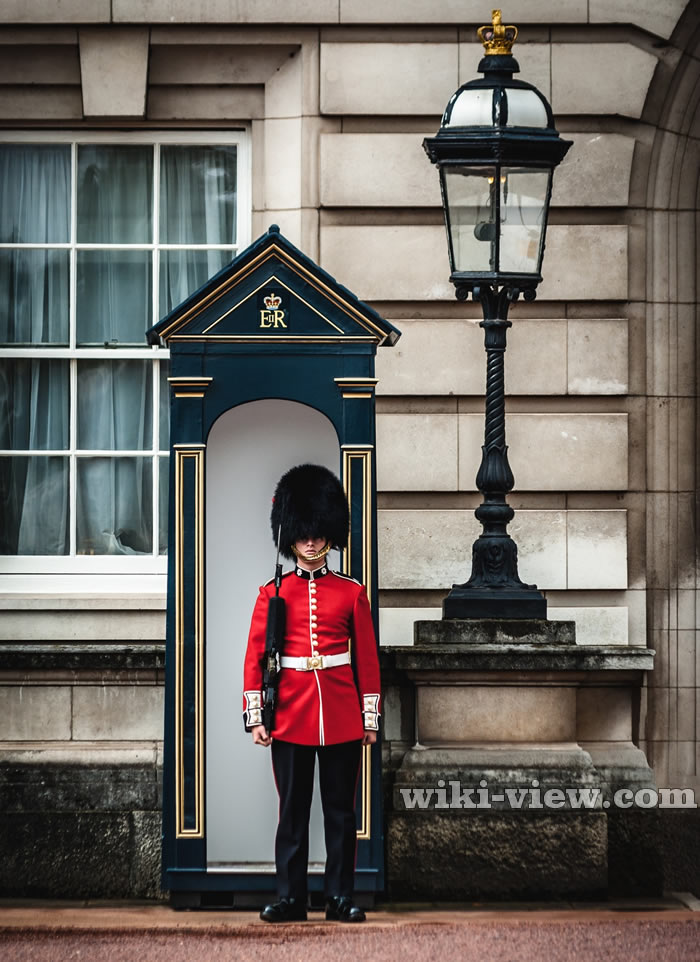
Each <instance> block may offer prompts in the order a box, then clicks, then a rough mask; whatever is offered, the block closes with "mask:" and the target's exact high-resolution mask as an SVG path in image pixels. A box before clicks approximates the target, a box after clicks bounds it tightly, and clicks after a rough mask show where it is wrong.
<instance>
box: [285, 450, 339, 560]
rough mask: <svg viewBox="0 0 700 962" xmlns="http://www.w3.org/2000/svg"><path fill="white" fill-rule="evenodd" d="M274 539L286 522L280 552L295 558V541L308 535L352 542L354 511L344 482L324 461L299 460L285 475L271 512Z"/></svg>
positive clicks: (337, 543)
mask: <svg viewBox="0 0 700 962" xmlns="http://www.w3.org/2000/svg"><path fill="white" fill-rule="evenodd" d="M270 524H271V526H272V539H273V541H274V542H275V544H277V534H278V531H279V526H280V524H281V525H282V537H281V539H280V552H281V554H283V555H284V557H285V558H288V559H289V560H290V561H291V560H293V558H294V555H293V553H292V545H293V544H295V543H296V542H297V541H301V540H303V539H304V538H326V539H327V540H328V541H329V542H330V543H331V545H332V546H333V547H334V548H340V549H341V550H342V549H343V548H345V546H346V545H347V543H348V528H349V525H350V512H349V510H348V502H347V498H346V497H345V492H344V491H343V486H342V484H341V483H340V481H339V480H338V478H336V476H335V475H334V474H333V472H332V471H329V470H328V468H324V467H323V466H322V465H320V464H299V465H297V467H295V468H292V469H291V470H290V471H287V473H286V474H284V475H282V477H281V478H280V480H279V483H278V484H277V488H276V490H275V497H274V499H273V502H272V513H271V515H270Z"/></svg>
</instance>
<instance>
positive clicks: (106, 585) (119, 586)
mask: <svg viewBox="0 0 700 962" xmlns="http://www.w3.org/2000/svg"><path fill="white" fill-rule="evenodd" d="M250 139H251V138H250V130H249V129H247V128H245V127H241V128H236V129H228V130H227V129H206V130H202V129H197V130H189V129H187V130H130V131H120V130H114V131H112V130H104V129H101V130H88V129H85V130H74V129H73V130H41V131H38V130H0V144H7V143H17V144H19V143H25V144H65V143H69V144H71V145H72V146H71V237H70V241H69V242H68V243H57V244H51V243H49V244H37V243H27V244H0V249H7V248H12V249H29V250H31V249H52V250H61V249H62V250H68V251H69V252H70V253H69V257H70V343H69V346H68V347H51V346H50V345H47V346H45V347H44V346H37V347H18V348H13V347H0V357H6V358H32V359H41V358H47V359H51V360H61V359H65V360H68V361H69V363H70V396H71V407H70V440H69V447H68V448H67V449H62V450H57V451H53V450H44V449H41V450H36V451H35V450H31V451H19V450H13V451H5V450H3V451H0V457H2V456H9V455H12V456H22V455H26V456H30V457H34V456H39V457H48V456H51V455H56V456H60V457H68V458H69V459H70V467H71V470H70V472H69V510H70V512H71V525H70V549H69V551H70V553H69V554H68V555H2V556H0V593H3V592H13V593H14V592H25V591H33V592H47V591H48V592H51V593H58V594H61V593H71V594H73V593H75V592H81V591H89V592H90V593H92V592H104V591H114V590H120V591H121V590H123V591H125V592H133V591H137V592H157V593H160V592H162V591H164V590H165V574H166V571H167V556H166V555H159V554H158V553H157V550H158V530H159V528H158V525H159V505H158V474H157V471H158V465H159V462H160V461H161V460H162V459H164V458H167V456H168V455H169V450H168V449H167V448H165V449H161V447H160V439H159V411H160V378H159V377H156V376H155V375H156V373H157V372H156V371H155V370H154V372H153V374H154V377H153V399H152V404H153V438H152V444H151V448H150V449H145V450H142V451H126V450H102V449H100V450H94V451H93V450H87V449H82V448H81V449H80V453H78V449H77V411H76V404H75V403H73V402H74V400H75V397H76V387H77V383H76V382H77V362H78V360H112V361H117V360H133V359H137V360H140V361H147V360H149V359H150V360H151V362H152V365H153V368H154V369H155V368H157V366H158V362H159V361H160V360H167V359H168V358H169V357H170V351H169V350H167V349H166V348H162V347H159V346H152V347H149V346H145V347H143V348H94V347H90V348H78V347H77V345H76V316H75V312H76V290H75V287H76V266H77V251H78V250H103V249H105V248H108V249H112V250H120V249H121V250H147V251H151V254H152V259H153V260H152V279H153V312H152V313H153V323H156V321H157V320H158V319H159V314H158V298H159V293H160V257H159V253H160V251H162V250H230V251H231V256H232V258H233V257H235V256H236V255H237V254H238V253H240V252H241V251H242V250H244V249H245V248H246V247H247V246H248V245H249V244H250V238H251V220H252V191H251V163H250ZM80 144H146V145H150V146H153V147H154V191H153V211H152V216H153V238H152V242H151V243H150V244H94V243H90V244H87V243H78V242H77V223H76V221H77V203H76V201H77V151H78V146H79V145H80ZM164 144H176V145H181V146H184V147H190V146H193V145H197V144H201V145H206V146H230V145H234V144H235V145H236V147H237V165H236V190H237V224H236V240H237V243H236V244H235V245H231V244H160V243H159V236H158V232H159V228H160V224H159V200H160V198H159V194H160V191H159V185H160V148H161V146H162V145H164ZM144 341H145V338H144ZM87 457H93V458H94V457H99V458H115V457H147V458H151V459H152V461H153V470H154V475H153V502H154V503H153V533H154V537H153V551H152V553H151V554H150V555H129V556H114V555H79V554H76V534H75V532H76V528H75V509H76V475H77V472H76V461H77V460H78V459H79V458H87ZM117 575H118V576H120V577H118V578H115V577H114V576H117Z"/></svg>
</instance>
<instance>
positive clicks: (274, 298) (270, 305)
mask: <svg viewBox="0 0 700 962" xmlns="http://www.w3.org/2000/svg"><path fill="white" fill-rule="evenodd" d="M263 303H264V304H265V307H266V308H267V309H268V311H276V310H277V308H278V307H279V306H280V304H281V303H282V298H281V297H279V296H278V295H277V294H268V295H267V297H264V298H263Z"/></svg>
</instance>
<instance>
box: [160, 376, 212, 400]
mask: <svg viewBox="0 0 700 962" xmlns="http://www.w3.org/2000/svg"><path fill="white" fill-rule="evenodd" d="M213 380H214V378H213V377H195V376H191V377H190V376H188V377H169V378H168V383H169V384H170V389H171V391H172V392H173V397H204V395H205V393H206V390H207V388H208V387H209V385H210V384H211V382H212V381H213Z"/></svg>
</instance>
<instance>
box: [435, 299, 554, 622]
mask: <svg viewBox="0 0 700 962" xmlns="http://www.w3.org/2000/svg"><path fill="white" fill-rule="evenodd" d="M468 294H469V291H468V289H460V288H458V291H457V296H458V297H459V298H460V300H465V299H466V297H467V296H468ZM519 294H520V292H519V290H518V289H517V288H514V287H503V288H501V289H500V291H499V290H497V289H495V288H493V287H491V286H490V285H487V284H483V285H474V288H473V297H474V300H478V301H480V302H481V306H482V310H483V313H484V319H483V321H481V323H480V327H482V328H483V329H484V347H485V348H486V419H485V425H484V444H483V446H482V448H481V465H480V467H479V471H478V473H477V476H476V486H477V488H478V489H479V491H480V492H481V494H482V495H483V501H482V503H481V504H480V505H479V507H478V508H477V509H476V512H475V514H476V517H477V519H478V520H479V521H480V522H481V524H482V527H483V531H482V533H481V535H480V536H479V537H478V538H477V540H476V541H475V542H474V544H473V546H472V571H471V576H470V578H469V580H468V581H466V582H465V583H464V584H461V585H454V586H453V588H452V591H451V592H450V593H449V595H448V596H447V598H446V599H445V601H444V603H443V613H444V616H445V617H446V618H493V617H499V618H508V617H511V618H545V617H546V615H547V603H546V601H545V598H544V596H543V595H542V594H541V592H539V591H538V590H537V586H536V585H528V584H525V582H523V581H522V580H521V579H520V576H519V575H518V547H517V545H516V543H515V542H514V541H513V539H512V538H511V537H510V535H509V534H508V524H509V522H510V521H512V520H513V517H514V515H515V512H514V510H513V508H511V506H510V505H509V504H508V502H507V501H506V497H507V495H508V492H509V491H512V490H513V486H514V484H515V480H514V478H513V472H512V471H511V468H510V464H509V463H508V445H507V444H506V403H505V364H504V362H505V352H506V337H507V331H508V328H509V327H510V326H511V322H510V321H509V320H508V319H507V318H508V308H509V306H510V304H511V303H512V302H513V301H515V300H517V299H518V297H519ZM533 294H534V291H532V292H530V291H528V299H529V300H531V299H532V295H533Z"/></svg>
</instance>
